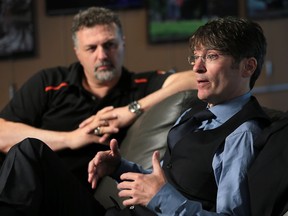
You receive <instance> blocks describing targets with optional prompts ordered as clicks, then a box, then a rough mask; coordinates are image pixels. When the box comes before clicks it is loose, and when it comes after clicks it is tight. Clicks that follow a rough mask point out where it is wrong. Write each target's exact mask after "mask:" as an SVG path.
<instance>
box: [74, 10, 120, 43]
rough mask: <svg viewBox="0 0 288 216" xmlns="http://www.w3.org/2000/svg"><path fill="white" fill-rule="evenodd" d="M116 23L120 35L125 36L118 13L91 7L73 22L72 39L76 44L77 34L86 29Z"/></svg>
mask: <svg viewBox="0 0 288 216" xmlns="http://www.w3.org/2000/svg"><path fill="white" fill-rule="evenodd" d="M112 23H115V24H116V26H117V27H118V28H119V33H120V34H121V35H123V31H122V24H121V21H120V19H119V17H118V15H117V14H116V13H114V12H113V11H111V10H109V9H107V8H102V7H90V8H88V9H86V10H83V11H80V12H79V13H78V14H76V15H75V16H74V18H73V22H72V28H71V32H72V39H73V41H74V43H75V42H76V32H77V31H79V30H80V29H82V28H84V27H88V28H89V27H93V26H95V25H105V24H108V25H109V24H112Z"/></svg>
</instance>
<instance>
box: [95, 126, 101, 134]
mask: <svg viewBox="0 0 288 216" xmlns="http://www.w3.org/2000/svg"><path fill="white" fill-rule="evenodd" d="M94 134H95V135H97V136H100V135H101V128H100V127H96V128H95V129H94Z"/></svg>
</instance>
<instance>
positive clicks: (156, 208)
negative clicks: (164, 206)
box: [154, 206, 162, 214]
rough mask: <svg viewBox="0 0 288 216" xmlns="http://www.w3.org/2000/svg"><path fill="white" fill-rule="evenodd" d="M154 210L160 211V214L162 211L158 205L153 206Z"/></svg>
mask: <svg viewBox="0 0 288 216" xmlns="http://www.w3.org/2000/svg"><path fill="white" fill-rule="evenodd" d="M154 210H155V212H157V213H160V214H161V213H162V211H161V209H160V207H159V206H157V207H155V209H154Z"/></svg>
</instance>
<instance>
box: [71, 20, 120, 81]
mask: <svg viewBox="0 0 288 216" xmlns="http://www.w3.org/2000/svg"><path fill="white" fill-rule="evenodd" d="M76 37H77V40H76V44H75V47H74V50H75V53H76V55H77V57H78V59H79V61H80V63H81V64H82V66H83V68H84V72H85V75H86V78H87V79H88V80H90V81H91V80H95V78H96V81H97V82H100V83H105V82H110V81H113V79H115V78H117V79H118V78H119V77H120V75H121V68H122V66H123V61H124V46H125V42H124V38H123V36H122V35H121V34H120V32H119V29H118V27H117V26H116V25H115V24H110V25H96V26H94V27H91V28H87V27H85V28H82V29H80V30H79V31H78V32H77V33H76Z"/></svg>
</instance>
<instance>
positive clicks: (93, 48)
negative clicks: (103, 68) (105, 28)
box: [87, 46, 97, 52]
mask: <svg viewBox="0 0 288 216" xmlns="http://www.w3.org/2000/svg"><path fill="white" fill-rule="evenodd" d="M96 48H97V47H96V46H92V47H88V48H87V51H90V52H93V51H94V50H95V49H96Z"/></svg>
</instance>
